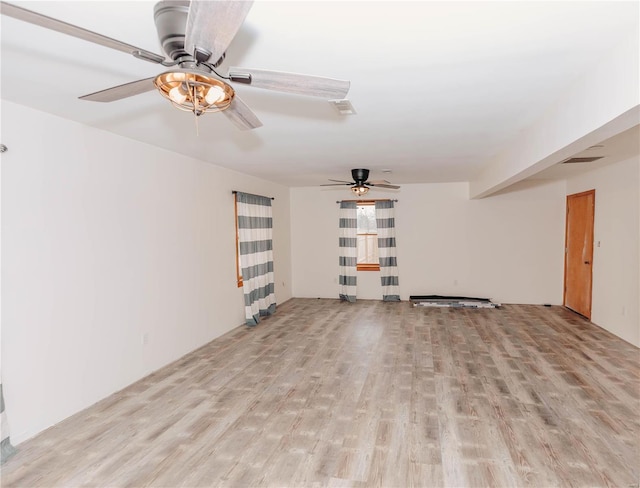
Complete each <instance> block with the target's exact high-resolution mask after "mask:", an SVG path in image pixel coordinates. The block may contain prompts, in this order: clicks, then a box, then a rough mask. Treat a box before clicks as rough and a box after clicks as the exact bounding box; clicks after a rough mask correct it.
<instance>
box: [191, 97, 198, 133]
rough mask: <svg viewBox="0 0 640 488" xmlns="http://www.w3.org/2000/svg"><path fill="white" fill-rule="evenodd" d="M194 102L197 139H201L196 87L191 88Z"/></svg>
mask: <svg viewBox="0 0 640 488" xmlns="http://www.w3.org/2000/svg"><path fill="white" fill-rule="evenodd" d="M191 93H192V98H191V99H192V100H193V116H194V118H195V124H196V137H200V126H199V124H198V97H197V96H196V87H195V85H192V86H191Z"/></svg>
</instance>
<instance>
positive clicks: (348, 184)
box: [319, 180, 355, 186]
mask: <svg viewBox="0 0 640 488" xmlns="http://www.w3.org/2000/svg"><path fill="white" fill-rule="evenodd" d="M332 181H333V180H332ZM354 184H355V183H325V184H324V185H319V186H353V185H354Z"/></svg>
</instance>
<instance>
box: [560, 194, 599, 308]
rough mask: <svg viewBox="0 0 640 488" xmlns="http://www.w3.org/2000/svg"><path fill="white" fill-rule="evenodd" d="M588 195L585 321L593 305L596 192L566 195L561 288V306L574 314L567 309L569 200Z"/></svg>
mask: <svg viewBox="0 0 640 488" xmlns="http://www.w3.org/2000/svg"><path fill="white" fill-rule="evenodd" d="M588 194H592V195H593V205H592V207H591V228H590V229H588V231H589V234H590V235H589V238H590V239H591V256H589V262H590V263H591V264H590V266H589V281H590V285H589V314H588V315H584V317H586V318H587V319H589V320H591V306H592V304H593V248H594V247H595V243H594V242H593V239H594V227H595V212H596V190H595V189H592V190H587V191H582V192H579V193H573V194H571V195H567V200H566V209H565V221H564V284H563V285H564V286H563V288H562V305H563V306H564V307H566V308H568V309H569V310H571V311H573V312H575V310H573V309H572V308H569V307H567V255H568V254H569V199H570V198H576V197H582V196H585V195H588ZM575 313H578V314H579V315H582V314H580V313H579V312H575Z"/></svg>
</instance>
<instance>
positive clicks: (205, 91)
mask: <svg viewBox="0 0 640 488" xmlns="http://www.w3.org/2000/svg"><path fill="white" fill-rule="evenodd" d="M153 84H154V85H155V86H156V88H157V89H158V91H159V92H160V94H161V95H162V96H163V97H165V98H166V99H167V100H169V101H170V102H171V103H172V104H173V106H174V107H176V108H178V109H180V110H185V111H187V112H193V113H194V114H195V115H202V114H203V113H205V112H220V111H222V110H225V109H226V108H228V107H229V105H231V101H232V100H233V97H234V96H235V91H234V90H233V88H231V87H230V86H229V85H227V84H226V83H225V82H224V81H222V80H219V79H218V78H214V77H212V76H207V74H206V73H203V72H196V71H191V70H184V69H183V70H174V71H167V72H166V73H162V74H161V75H158V76H157V77H156V79H155V80H153Z"/></svg>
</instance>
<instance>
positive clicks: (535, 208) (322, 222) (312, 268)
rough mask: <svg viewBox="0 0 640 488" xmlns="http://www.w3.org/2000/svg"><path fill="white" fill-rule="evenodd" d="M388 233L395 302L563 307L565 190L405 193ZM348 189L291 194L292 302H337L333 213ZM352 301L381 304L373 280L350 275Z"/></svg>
mask: <svg viewBox="0 0 640 488" xmlns="http://www.w3.org/2000/svg"><path fill="white" fill-rule="evenodd" d="M370 195H371V197H372V198H397V199H398V200H399V202H398V203H397V204H396V233H397V241H398V268H399V274H400V293H401V298H402V299H403V300H406V299H408V298H409V296H410V295H430V294H435V295H463V296H478V297H486V298H491V299H493V300H495V301H499V302H504V303H540V304H541V303H551V304H561V303H562V283H563V247H564V198H565V185H564V182H555V183H548V182H536V183H534V184H533V186H532V184H529V185H525V184H520V185H518V186H517V187H514V188H513V189H511V191H509V192H503V193H502V194H500V195H495V196H492V197H489V198H485V199H481V200H469V197H468V185H467V184H466V183H446V184H414V185H403V186H402V189H401V190H399V191H398V192H397V193H395V192H394V193H383V192H381V191H379V192H376V191H372V192H371V194H370ZM343 198H345V199H349V198H350V195H349V193H348V192H347V191H345V190H343V189H341V190H324V189H319V188H292V190H291V227H292V261H293V265H292V268H293V294H294V296H297V297H323V298H326V297H337V293H338V292H337V286H338V285H337V274H338V265H337V263H338V257H337V256H338V248H337V242H338V231H337V220H338V205H337V204H336V200H339V199H343ZM358 280H359V285H358V297H359V298H364V299H379V298H380V296H381V290H380V287H379V286H378V283H379V273H377V272H360V273H358Z"/></svg>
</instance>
